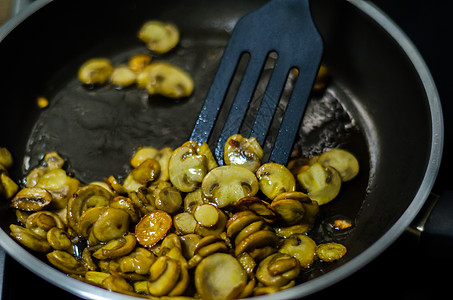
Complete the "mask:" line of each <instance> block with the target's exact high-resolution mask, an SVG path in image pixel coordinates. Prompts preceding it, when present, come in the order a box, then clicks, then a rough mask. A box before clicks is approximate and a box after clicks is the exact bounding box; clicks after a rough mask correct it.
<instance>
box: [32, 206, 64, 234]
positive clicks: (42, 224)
mask: <svg viewBox="0 0 453 300" xmlns="http://www.w3.org/2000/svg"><path fill="white" fill-rule="evenodd" d="M25 227H26V228H28V229H30V230H31V231H33V232H34V233H36V234H37V235H39V236H40V237H42V238H46V236H47V232H48V231H49V230H50V229H52V228H53V227H58V228H60V229H64V228H65V224H64V223H63V221H62V220H61V219H60V217H58V215H57V214H55V213H53V212H50V211H38V212H35V213H33V214H31V215H30V216H29V217H28V218H27V222H26V223H25Z"/></svg>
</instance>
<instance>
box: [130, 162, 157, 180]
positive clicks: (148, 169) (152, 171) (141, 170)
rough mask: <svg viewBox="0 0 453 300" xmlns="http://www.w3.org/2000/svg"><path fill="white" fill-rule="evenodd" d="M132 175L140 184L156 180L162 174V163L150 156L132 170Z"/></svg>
mask: <svg viewBox="0 0 453 300" xmlns="http://www.w3.org/2000/svg"><path fill="white" fill-rule="evenodd" d="M131 175H132V177H133V178H134V180H135V181H137V182H139V183H140V184H143V185H144V184H147V183H148V182H151V181H154V180H156V179H157V178H158V177H159V175H160V164H159V162H158V161H157V160H155V159H153V158H148V159H146V160H144V161H143V162H141V163H140V165H138V167H136V168H135V169H133V170H132V171H131Z"/></svg>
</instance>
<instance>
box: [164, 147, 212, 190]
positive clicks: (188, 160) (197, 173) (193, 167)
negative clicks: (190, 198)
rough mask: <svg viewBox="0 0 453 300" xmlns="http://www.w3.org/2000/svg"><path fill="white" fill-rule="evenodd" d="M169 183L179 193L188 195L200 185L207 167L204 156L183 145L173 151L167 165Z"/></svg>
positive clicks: (194, 148) (193, 148) (194, 149)
mask: <svg viewBox="0 0 453 300" xmlns="http://www.w3.org/2000/svg"><path fill="white" fill-rule="evenodd" d="M168 171H169V176H170V181H171V183H172V184H173V185H174V186H175V187H176V188H177V189H178V190H180V191H181V192H185V193H189V192H192V191H194V190H195V189H196V188H197V187H199V186H200V185H201V182H202V181H203V178H204V177H205V175H206V173H207V171H208V166H207V159H206V156H204V155H201V154H198V153H197V149H196V147H194V146H193V145H190V144H185V145H183V146H181V147H179V148H177V149H176V150H174V151H173V154H172V155H171V157H170V162H169V164H168Z"/></svg>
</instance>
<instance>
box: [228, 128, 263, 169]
mask: <svg viewBox="0 0 453 300" xmlns="http://www.w3.org/2000/svg"><path fill="white" fill-rule="evenodd" d="M263 156H264V152H263V149H262V148H261V145H260V144H259V143H258V141H257V140H256V138H255V137H251V138H248V139H247V138H245V137H243V136H242V135H240V134H235V135H232V136H230V137H229V138H228V140H227V141H226V143H225V150H224V156H223V159H224V161H225V164H227V165H238V166H243V167H245V168H247V169H249V170H250V171H252V172H255V171H256V169H258V167H259V166H260V165H261V160H262V159H263Z"/></svg>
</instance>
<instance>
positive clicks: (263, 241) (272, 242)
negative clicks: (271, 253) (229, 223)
mask: <svg viewBox="0 0 453 300" xmlns="http://www.w3.org/2000/svg"><path fill="white" fill-rule="evenodd" d="M279 242H280V240H279V238H278V237H277V236H276V235H275V232H273V231H270V230H260V231H257V232H254V233H252V234H250V235H248V236H247V237H246V238H244V239H243V240H242V241H240V242H239V243H238V244H237V246H236V248H235V249H234V254H235V255H236V256H239V255H240V254H241V253H242V252H251V251H252V250H255V249H258V248H263V247H266V246H274V247H275V246H277V245H278V243H279Z"/></svg>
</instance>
